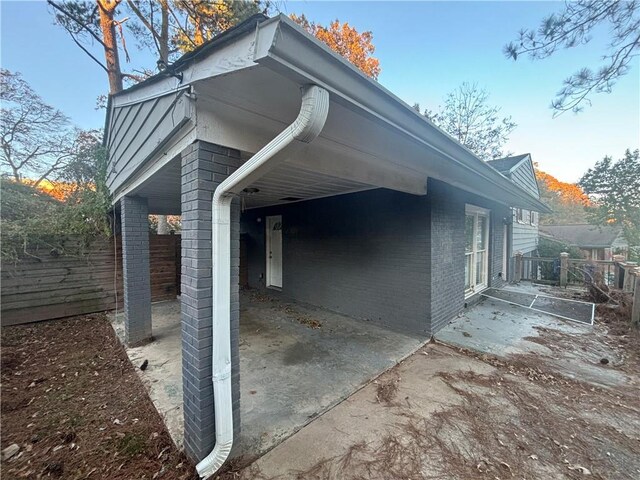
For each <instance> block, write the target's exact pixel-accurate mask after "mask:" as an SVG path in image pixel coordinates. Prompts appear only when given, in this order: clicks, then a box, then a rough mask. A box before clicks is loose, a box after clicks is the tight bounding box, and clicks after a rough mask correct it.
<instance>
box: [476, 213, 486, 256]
mask: <svg viewBox="0 0 640 480" xmlns="http://www.w3.org/2000/svg"><path fill="white" fill-rule="evenodd" d="M486 233H487V217H482V216H479V217H478V232H477V235H476V249H477V250H484V249H485V248H486V247H485V240H486V236H487V235H486Z"/></svg>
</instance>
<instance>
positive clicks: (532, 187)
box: [510, 158, 540, 255]
mask: <svg viewBox="0 0 640 480" xmlns="http://www.w3.org/2000/svg"><path fill="white" fill-rule="evenodd" d="M510 178H511V181H512V182H513V183H515V184H516V185H518V186H519V187H521V188H522V189H524V190H526V191H527V192H529V193H531V194H532V195H535V196H536V197H540V191H539V190H538V183H537V181H536V177H535V173H534V171H533V164H532V163H531V158H528V159H527V161H526V162H522V163H521V164H520V165H519V166H518V167H517V168H516V169H515V170H514V171H513V172H511V174H510ZM523 212H524V218H525V223H518V219H517V217H516V214H515V210H514V214H513V228H512V235H513V237H512V248H511V252H512V253H511V254H512V255H515V253H516V252H522V253H529V252H533V251H534V250H535V249H537V248H538V225H537V223H538V222H537V221H536V224H535V225H531V224H530V220H529V219H530V212H529V210H524V211H523Z"/></svg>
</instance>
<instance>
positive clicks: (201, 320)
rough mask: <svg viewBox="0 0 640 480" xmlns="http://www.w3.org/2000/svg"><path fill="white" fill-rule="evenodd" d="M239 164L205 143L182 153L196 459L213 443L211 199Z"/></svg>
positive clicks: (189, 417)
mask: <svg viewBox="0 0 640 480" xmlns="http://www.w3.org/2000/svg"><path fill="white" fill-rule="evenodd" d="M240 164H241V160H240V153H239V152H238V151H236V150H232V149H228V148H223V147H219V146H217V145H212V144H208V143H206V142H196V143H194V144H193V145H191V146H189V147H188V148H186V149H185V150H184V151H183V152H182V281H181V303H182V381H183V397H184V427H185V431H184V437H185V438H184V440H185V450H186V452H187V454H188V455H189V456H190V457H191V458H192V459H194V460H196V461H197V460H200V459H202V458H203V457H204V456H206V455H207V454H208V453H209V452H210V451H211V449H212V447H213V445H214V444H215V425H214V417H213V385H212V383H211V344H212V332H211V309H212V292H211V287H212V283H211V282H212V278H211V248H212V246H211V198H212V194H213V191H214V189H215V188H216V186H217V185H219V184H220V183H221V182H222V181H223V180H224V179H225V178H226V177H227V176H228V175H229V174H230V173H232V172H233V171H234V170H235V169H236V168H237V167H238V166H239V165H240ZM239 220H240V208H239V205H238V203H237V202H234V204H233V205H232V226H231V284H232V285H231V360H232V368H231V378H232V384H233V388H232V394H233V409H234V430H235V431H236V435H237V434H238V433H239V432H240V355H239V349H238V347H239V325H240V324H239V320H240V300H239V290H238V281H239V269H238V266H239V256H240V255H239V252H240V245H239V241H240V234H239V232H240V230H239Z"/></svg>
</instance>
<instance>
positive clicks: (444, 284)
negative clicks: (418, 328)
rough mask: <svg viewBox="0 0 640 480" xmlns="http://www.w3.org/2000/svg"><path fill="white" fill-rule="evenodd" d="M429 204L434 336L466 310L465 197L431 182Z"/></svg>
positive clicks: (431, 307) (430, 297) (444, 186)
mask: <svg viewBox="0 0 640 480" xmlns="http://www.w3.org/2000/svg"><path fill="white" fill-rule="evenodd" d="M427 189H428V197H429V200H430V201H429V203H430V207H431V209H430V225H431V242H430V245H429V251H430V256H431V284H430V290H429V291H430V295H429V301H430V315H429V318H430V324H429V330H430V332H431V334H434V333H436V332H437V331H438V330H440V329H441V328H442V327H444V326H445V325H446V324H447V322H448V321H449V320H451V319H452V318H453V317H455V316H456V315H457V314H458V313H460V311H462V309H463V308H464V227H465V196H466V195H465V194H464V192H461V191H459V190H457V189H453V188H451V187H449V186H447V185H446V184H444V183H441V182H437V181H432V180H431V179H430V180H429V184H428V186H427Z"/></svg>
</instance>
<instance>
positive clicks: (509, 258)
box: [487, 153, 540, 278]
mask: <svg viewBox="0 0 640 480" xmlns="http://www.w3.org/2000/svg"><path fill="white" fill-rule="evenodd" d="M487 163H488V164H489V165H491V166H492V167H493V168H495V169H496V170H498V171H499V172H500V173H502V174H503V175H504V176H505V177H507V178H508V179H510V180H511V181H512V182H513V183H515V184H516V185H518V186H519V187H520V188H522V189H523V190H525V191H527V192H528V193H530V194H531V195H533V196H534V197H536V198H538V199H539V198H540V190H539V189H538V182H537V180H536V174H535V170H534V167H533V161H532V160H531V154H529V153H525V154H523V155H517V156H513V157H505V158H498V159H496V160H490V161H488V162H487ZM539 218H540V214H539V212H537V211H535V210H532V209H526V208H520V207H514V208H512V215H511V221H510V222H505V225H504V227H503V228H504V236H505V238H507V239H508V240H507V244H508V249H507V251H506V252H505V262H508V265H509V267H508V269H507V271H508V272H509V273H508V278H511V277H512V275H513V269H514V263H515V262H514V257H515V255H516V254H517V253H521V254H523V255H524V256H526V257H531V256H533V255H534V252H535V251H536V250H537V248H538V223H539ZM525 268H529V263H528V262H527V263H525ZM523 275H525V277H526V276H527V275H528V273H527V272H523Z"/></svg>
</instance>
